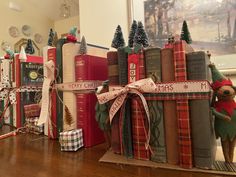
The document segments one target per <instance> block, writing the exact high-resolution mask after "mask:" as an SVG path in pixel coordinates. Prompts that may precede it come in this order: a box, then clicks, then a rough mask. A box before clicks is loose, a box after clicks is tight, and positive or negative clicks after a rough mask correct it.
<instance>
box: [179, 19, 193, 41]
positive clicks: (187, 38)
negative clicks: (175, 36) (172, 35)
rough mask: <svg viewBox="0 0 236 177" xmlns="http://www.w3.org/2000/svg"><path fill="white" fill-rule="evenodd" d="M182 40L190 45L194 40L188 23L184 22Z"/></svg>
mask: <svg viewBox="0 0 236 177" xmlns="http://www.w3.org/2000/svg"><path fill="white" fill-rule="evenodd" d="M180 39H181V40H185V41H186V42H187V43H188V44H191V43H192V38H191V35H190V32H189V30H188V25H187V22H186V21H185V20H184V22H183V26H182V30H181V37H180Z"/></svg>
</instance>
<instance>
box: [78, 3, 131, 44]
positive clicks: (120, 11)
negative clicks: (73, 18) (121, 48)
mask: <svg viewBox="0 0 236 177" xmlns="http://www.w3.org/2000/svg"><path fill="white" fill-rule="evenodd" d="M79 7H80V32H81V37H82V35H84V36H85V38H86V42H87V43H91V44H96V45H100V46H104V47H108V48H110V46H111V42H112V39H113V36H114V33H115V30H116V27H117V25H120V26H121V28H122V32H123V35H124V39H125V42H126V44H127V40H128V37H127V36H128V20H127V19H128V17H127V0H80V1H79Z"/></svg>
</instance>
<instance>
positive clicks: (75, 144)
mask: <svg viewBox="0 0 236 177" xmlns="http://www.w3.org/2000/svg"><path fill="white" fill-rule="evenodd" d="M59 142H60V145H61V151H77V150H78V149H79V148H81V147H83V146H84V142H83V133H82V129H76V130H70V131H65V132H61V133H60V137H59Z"/></svg>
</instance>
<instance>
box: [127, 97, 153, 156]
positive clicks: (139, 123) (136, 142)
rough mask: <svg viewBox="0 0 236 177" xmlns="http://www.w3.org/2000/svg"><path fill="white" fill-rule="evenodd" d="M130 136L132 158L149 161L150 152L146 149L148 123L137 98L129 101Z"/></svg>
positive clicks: (141, 104) (140, 102)
mask: <svg viewBox="0 0 236 177" xmlns="http://www.w3.org/2000/svg"><path fill="white" fill-rule="evenodd" d="M131 113H132V114H131V117H132V135H133V150H134V158H135V159H141V160H150V150H149V149H146V147H145V143H146V142H147V132H148V122H147V116H146V113H145V110H144V108H143V103H142V101H141V99H140V98H139V97H137V96H135V97H133V98H132V100H131Z"/></svg>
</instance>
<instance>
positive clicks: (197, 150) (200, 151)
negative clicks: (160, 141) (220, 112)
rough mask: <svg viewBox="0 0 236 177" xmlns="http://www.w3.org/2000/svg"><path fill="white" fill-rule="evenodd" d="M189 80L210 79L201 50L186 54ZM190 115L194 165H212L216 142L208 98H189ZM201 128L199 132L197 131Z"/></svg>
mask: <svg viewBox="0 0 236 177" xmlns="http://www.w3.org/2000/svg"><path fill="white" fill-rule="evenodd" d="M186 62H187V76H188V79H189V80H210V70H209V67H208V65H209V64H210V59H209V57H208V56H207V55H206V54H205V52H203V51H199V52H192V53H189V54H187V58H186ZM189 105H190V117H191V122H190V123H191V129H192V142H193V159H194V165H195V166H196V167H199V168H206V169H211V168H212V167H213V163H214V159H215V153H216V142H215V135H214V131H213V130H214V128H213V118H212V114H211V111H210V100H190V101H189ZM199 130H201V133H199Z"/></svg>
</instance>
